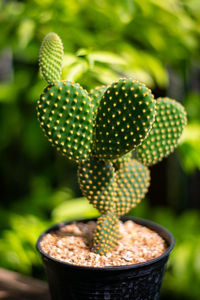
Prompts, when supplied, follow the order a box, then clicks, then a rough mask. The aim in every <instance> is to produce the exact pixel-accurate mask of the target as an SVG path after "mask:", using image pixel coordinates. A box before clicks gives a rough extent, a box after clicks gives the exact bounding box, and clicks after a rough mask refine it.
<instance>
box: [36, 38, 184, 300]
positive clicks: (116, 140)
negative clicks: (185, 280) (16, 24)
mask: <svg viewBox="0 0 200 300" xmlns="http://www.w3.org/2000/svg"><path fill="white" fill-rule="evenodd" d="M62 59H63V45H62V42H61V40H60V38H59V37H58V35H57V34H55V33H49V34H48V35H47V36H46V37H45V39H44V41H43V43H42V46H41V51H40V62H39V63H40V70H41V73H42V75H43V77H44V79H45V80H46V81H47V82H48V86H47V87H46V88H45V89H44V91H43V92H42V94H41V96H40V99H39V100H38V103H37V114H38V118H39V121H40V125H41V127H42V130H43V131H44V132H45V135H46V136H47V137H48V139H49V141H50V142H51V143H52V144H53V145H54V146H56V148H57V150H58V151H60V152H61V153H62V154H63V155H64V156H66V157H67V158H68V159H72V160H74V161H75V162H76V163H77V164H78V180H79V184H80V188H81V190H82V193H83V195H84V196H85V197H87V198H88V200H89V202H90V203H91V204H92V205H93V206H94V207H95V208H96V209H97V210H98V211H99V212H100V214H101V215H100V217H99V218H98V219H97V221H96V222H95V220H93V221H90V222H88V221H87V220H85V221H83V222H81V223H80V222H78V221H77V222H76V223H72V222H66V223H60V224H57V225H55V226H53V227H51V228H50V229H48V230H47V231H46V232H44V233H43V234H42V235H41V236H40V237H39V239H38V242H37V248H38V250H39V252H40V253H41V255H42V258H43V261H44V264H45V268H46V273H47V277H48V281H49V286H50V291H51V296H52V299H56V300H61V299H69V300H71V299H80V300H84V299H107V300H108V299H110V300H115V299H116V300H120V299H135V300H136V299H137V300H139V299H141V300H148V299H149V300H153V299H154V300H155V299H158V297H159V290H160V286H161V281H162V277H163V273H164V269H165V265H166V262H167V259H168V256H169V254H170V252H171V250H172V248H173V245H174V240H173V237H172V235H171V234H170V233H169V232H168V231H167V230H166V229H165V228H163V227H161V226H159V225H157V224H155V223H152V222H150V221H146V220H142V219H136V218H130V217H129V218H128V217H122V216H123V215H124V214H126V213H128V211H129V210H130V209H131V208H132V207H134V206H135V205H136V204H137V203H138V202H140V201H141V199H142V198H143V197H144V196H145V194H146V192H147V190H148V187H149V184H150V172H149V169H148V166H151V165H153V164H155V163H157V162H159V161H160V160H162V159H163V158H164V157H166V156H167V155H168V154H170V153H171V152H172V151H173V150H174V148H175V147H176V146H177V144H178V141H179V139H180V136H181V134H182V131H183V129H184V127H185V125H186V113H185V111H184V108H183V107H182V106H181V105H180V104H179V103H178V102H176V101H175V100H172V99H169V98H158V99H157V100H155V99H154V96H153V94H152V92H151V91H150V89H148V88H147V87H146V86H145V85H144V84H143V83H140V82H139V81H137V80H133V79H131V78H122V79H119V80H118V81H116V82H114V83H113V84H111V85H109V86H103V87H97V88H95V89H94V90H92V91H90V92H89V93H88V92H87V91H86V90H84V89H83V88H82V87H81V86H80V85H79V84H78V83H75V82H70V81H61V80H60V76H61V69H62ZM120 218H121V221H119V220H120ZM73 230H74V231H73ZM72 233H73V234H74V237H73V236H72ZM136 233H137V234H136ZM132 235H133V236H132ZM69 236H70V238H71V240H70V241H71V242H73V241H74V240H75V238H78V239H80V238H82V240H81V241H80V240H78V242H76V241H75V242H74V244H73V243H71V244H70V246H69V247H68V246H67V243H68V242H66V245H65V244H63V243H64V242H63V241H68V240H67V238H68V237H69ZM127 236H129V237H130V236H131V238H130V239H129V242H128V243H129V250H128V252H127V249H126V250H125V251H126V255H125V257H124V256H123V257H121V253H123V255H124V253H125V252H123V250H122V249H123V247H124V245H123V242H122V241H123V239H124V238H125V237H127ZM59 238H60V239H59ZM140 242H141V244H140ZM78 245H79V246H80V245H81V246H80V247H82V249H81V250H80V249H78V248H77V249H76V247H77V246H78ZM142 245H143V246H142ZM79 246H78V247H79ZM59 247H60V248H59ZM66 247H68V248H70V249H66ZM120 247H121V248H120ZM148 247H150V248H148ZM119 248H120V249H121V250H120V251H121V252H120V251H119ZM83 249H84V250H83ZM116 249H118V250H116ZM62 251H64V252H62ZM84 251H85V252H86V253H87V255H86V256H84V255H85V252H84ZM113 253H115V255H114V254H113ZM127 253H128V254H127ZM67 255H69V257H67ZM106 262H107V263H106Z"/></svg>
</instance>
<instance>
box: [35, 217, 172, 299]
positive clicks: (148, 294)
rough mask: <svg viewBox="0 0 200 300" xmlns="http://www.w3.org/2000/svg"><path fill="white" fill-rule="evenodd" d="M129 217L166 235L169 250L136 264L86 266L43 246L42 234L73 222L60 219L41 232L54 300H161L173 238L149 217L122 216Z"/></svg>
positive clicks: (42, 254) (43, 255) (38, 245)
mask: <svg viewBox="0 0 200 300" xmlns="http://www.w3.org/2000/svg"><path fill="white" fill-rule="evenodd" d="M130 219H131V220H133V221H134V222H136V223H138V224H141V225H144V226H146V227H148V228H150V229H152V230H153V231H155V232H157V233H158V234H159V235H160V236H161V237H162V238H164V240H165V241H166V243H167V245H168V248H167V250H166V252H165V253H164V254H163V255H161V256H159V257H157V258H155V259H152V260H151V261H148V262H145V263H139V264H134V265H128V266H119V267H104V268H94V267H83V266H76V265H72V264H69V263H65V262H61V261H58V260H56V259H54V258H52V257H50V256H48V255H47V254H45V253H44V252H43V251H42V249H41V248H40V241H41V239H42V237H43V235H45V234H46V233H48V232H52V231H55V230H58V229H59V228H61V227H62V226H64V225H66V224H69V223H71V222H65V223H59V224H57V225H55V226H53V227H51V228H49V229H48V230H46V231H45V232H44V233H42V234H41V235H40V237H39V239H38V242H37V249H38V251H39V252H40V254H41V256H42V259H43V262H44V264H45V269H46V274H47V278H48V282H49V288H50V293H51V297H52V300H125V299H128V300H158V298H159V292H160V287H161V283H162V279H163V274H164V270H165V266H166V263H167V260H168V257H169V254H170V252H171V251H172V249H173V247H174V238H173V236H172V235H171V233H169V232H168V231H167V230H166V229H165V228H163V227H161V226H160V225H157V224H156V223H153V222H150V221H148V220H143V219H138V218H133V217H123V218H122V221H126V220H130ZM87 221H88V220H85V221H84V222H87Z"/></svg>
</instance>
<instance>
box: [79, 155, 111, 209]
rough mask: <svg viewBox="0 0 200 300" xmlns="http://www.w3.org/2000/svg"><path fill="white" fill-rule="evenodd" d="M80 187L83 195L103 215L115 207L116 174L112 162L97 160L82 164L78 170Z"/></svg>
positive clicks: (93, 159) (92, 159)
mask: <svg viewBox="0 0 200 300" xmlns="http://www.w3.org/2000/svg"><path fill="white" fill-rule="evenodd" d="M78 179H79V185H80V188H81V191H82V193H83V195H84V196H85V197H86V198H88V200H89V202H90V203H91V204H92V205H93V206H94V207H95V208H97V209H98V210H99V211H100V212H101V213H102V214H104V213H107V212H108V211H109V210H111V209H113V207H114V205H115V201H114V200H115V199H116V198H115V195H114V193H115V174H114V168H113V166H112V164H111V163H110V162H104V161H103V160H101V161H99V160H98V159H96V158H91V159H88V160H86V161H84V162H82V163H81V164H80V165H79V168H78Z"/></svg>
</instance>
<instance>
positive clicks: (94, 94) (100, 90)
mask: <svg viewBox="0 0 200 300" xmlns="http://www.w3.org/2000/svg"><path fill="white" fill-rule="evenodd" d="M106 89H107V86H105V85H102V86H98V87H96V88H95V89H92V90H90V93H89V95H90V97H91V98H92V103H93V104H94V119H96V114H97V109H98V106H99V103H100V100H101V98H102V96H103V94H104V92H105V90H106Z"/></svg>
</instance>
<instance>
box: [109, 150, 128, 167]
mask: <svg viewBox="0 0 200 300" xmlns="http://www.w3.org/2000/svg"><path fill="white" fill-rule="evenodd" d="M131 159H132V151H130V152H128V153H126V154H125V155H122V156H120V157H119V158H117V159H115V160H114V161H113V165H114V167H115V169H116V171H117V170H118V169H119V168H120V166H121V165H122V164H123V163H125V162H127V161H129V160H131Z"/></svg>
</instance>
